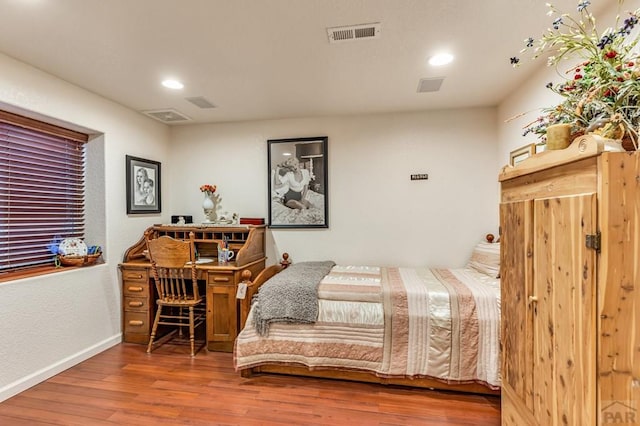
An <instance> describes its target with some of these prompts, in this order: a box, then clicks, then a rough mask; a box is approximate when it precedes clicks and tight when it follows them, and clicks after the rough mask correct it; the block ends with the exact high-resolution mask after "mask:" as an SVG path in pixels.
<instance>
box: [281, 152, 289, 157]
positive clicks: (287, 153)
mask: <svg viewBox="0 0 640 426" xmlns="http://www.w3.org/2000/svg"><path fill="white" fill-rule="evenodd" d="M282 155H284V156H285V157H289V156H290V155H291V153H290V152H283V153H282Z"/></svg>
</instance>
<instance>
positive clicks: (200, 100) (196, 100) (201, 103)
mask: <svg viewBox="0 0 640 426" xmlns="http://www.w3.org/2000/svg"><path fill="white" fill-rule="evenodd" d="M185 99H186V100H188V101H189V102H191V103H192V104H194V105H195V106H197V107H198V108H202V109H208V108H215V107H216V106H215V105H214V104H212V103H211V102H209V100H208V99H207V98H205V97H204V96H196V97H193V98H185Z"/></svg>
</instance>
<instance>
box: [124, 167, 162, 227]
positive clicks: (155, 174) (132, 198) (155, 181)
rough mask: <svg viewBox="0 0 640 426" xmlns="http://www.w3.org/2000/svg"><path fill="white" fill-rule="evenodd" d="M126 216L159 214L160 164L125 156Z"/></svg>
mask: <svg viewBox="0 0 640 426" xmlns="http://www.w3.org/2000/svg"><path fill="white" fill-rule="evenodd" d="M126 181H127V214H150V213H160V212H161V210H162V209H161V192H160V184H161V180H160V163H159V162H158V161H153V160H146V159H144V158H139V157H133V156H130V155H127V156H126Z"/></svg>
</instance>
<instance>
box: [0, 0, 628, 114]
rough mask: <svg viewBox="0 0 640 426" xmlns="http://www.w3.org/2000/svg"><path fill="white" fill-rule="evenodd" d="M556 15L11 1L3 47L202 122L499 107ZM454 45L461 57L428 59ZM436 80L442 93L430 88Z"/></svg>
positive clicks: (532, 3)
mask: <svg viewBox="0 0 640 426" xmlns="http://www.w3.org/2000/svg"><path fill="white" fill-rule="evenodd" d="M614 2H615V0H594V1H593V3H594V5H595V6H597V7H599V8H600V9H602V7H604V6H605V5H607V4H613V3H614ZM576 4H577V1H576V0H559V1H555V2H554V5H556V6H557V7H558V8H559V9H560V10H562V11H566V12H573V11H574V10H575V7H576ZM595 6H594V7H595ZM592 11H594V12H597V9H594V8H593V7H592ZM546 12H547V8H546V6H545V1H544V0H486V1H482V0H442V1H434V0H180V1H177V0H0V52H3V53H5V54H7V55H9V56H11V57H14V58H16V59H18V60H21V61H23V62H26V63H28V64H31V65H33V66H34V67H37V68H40V69H42V70H44V71H46V72H48V73H50V74H53V75H55V76H58V77H60V78H62V79H64V80H66V81H68V82H71V83H73V84H75V85H78V86H80V87H83V88H85V89H87V90H89V91H91V92H94V93H96V94H99V95H101V96H104V97H105V98H108V99H112V100H114V101H116V102H118V103H120V104H122V105H125V106H127V107H129V108H131V109H134V110H136V111H146V110H157V109H175V110H177V111H179V112H180V113H182V114H184V115H186V116H188V117H190V118H191V119H192V121H190V122H189V123H196V122H200V123H204V122H222V121H240V120H260V119H278V118H293V117H311V116H322V115H337V114H361V113H383V112H397V111H416V110H427V109H446V108H461V107H478V106H495V105H497V104H498V103H499V102H500V101H501V100H503V99H504V98H505V97H506V96H508V95H509V93H511V92H512V91H513V90H514V89H515V88H516V87H517V86H518V84H520V83H521V82H522V81H523V80H524V79H526V78H527V77H528V76H529V75H530V74H531V73H532V72H533V71H534V70H535V69H536V68H538V67H541V66H544V61H536V62H533V63H528V64H525V66H522V67H520V68H518V69H513V68H512V67H511V65H510V64H509V57H510V56H514V55H516V54H518V52H519V50H520V49H521V48H522V47H523V40H524V39H525V38H527V37H529V36H533V37H537V36H539V35H541V34H542V33H543V32H544V31H545V30H546V28H547V27H548V26H549V24H550V22H551V19H552V18H549V17H548V16H547V15H546ZM373 22H379V23H380V24H381V34H380V37H379V38H377V39H370V40H359V41H353V42H343V43H339V44H330V43H329V40H328V36H327V28H328V27H336V26H344V25H355V24H363V23H373ZM440 50H449V51H451V52H452V53H454V54H455V55H456V60H455V61H454V62H453V63H452V64H450V65H447V66H444V67H440V68H433V67H430V66H429V65H427V63H426V61H427V58H428V57H429V56H431V55H433V54H434V53H436V52H438V51H440ZM524 62H526V61H524ZM167 77H174V78H178V79H180V80H182V81H183V82H184V84H185V87H184V89H182V90H181V91H172V90H170V89H166V88H164V87H162V86H161V85H160V82H161V80H163V79H164V78H167ZM433 77H445V80H444V82H443V84H442V87H441V89H440V91H439V92H436V93H417V88H418V83H419V80H420V79H422V78H433ZM0 78H2V71H1V70H0ZM194 96H203V97H205V98H206V99H208V100H209V101H211V102H212V103H213V104H215V105H216V108H213V109H200V108H198V107H196V106H194V105H192V104H191V103H190V102H188V101H186V100H185V98H187V97H194Z"/></svg>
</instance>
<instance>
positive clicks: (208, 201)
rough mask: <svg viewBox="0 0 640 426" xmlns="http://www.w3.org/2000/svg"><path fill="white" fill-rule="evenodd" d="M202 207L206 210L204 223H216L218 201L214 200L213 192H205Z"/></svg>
mask: <svg viewBox="0 0 640 426" xmlns="http://www.w3.org/2000/svg"><path fill="white" fill-rule="evenodd" d="M202 209H203V210H204V221H203V222H202V223H214V222H215V221H216V219H217V217H216V203H215V202H214V201H213V194H210V193H207V192H205V193H204V200H203V201H202Z"/></svg>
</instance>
